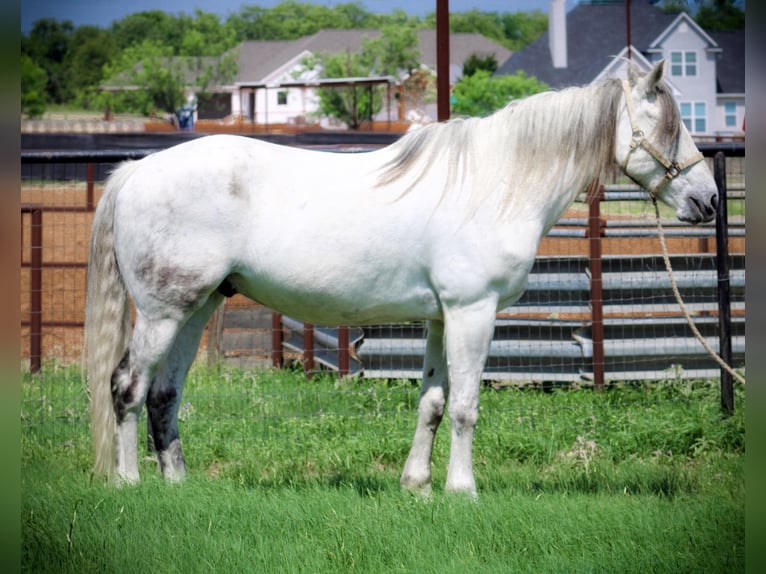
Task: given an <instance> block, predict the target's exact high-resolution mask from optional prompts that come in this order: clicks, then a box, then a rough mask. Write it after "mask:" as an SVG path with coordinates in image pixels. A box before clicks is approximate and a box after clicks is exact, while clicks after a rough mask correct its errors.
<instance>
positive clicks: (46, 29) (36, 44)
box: [21, 18, 74, 104]
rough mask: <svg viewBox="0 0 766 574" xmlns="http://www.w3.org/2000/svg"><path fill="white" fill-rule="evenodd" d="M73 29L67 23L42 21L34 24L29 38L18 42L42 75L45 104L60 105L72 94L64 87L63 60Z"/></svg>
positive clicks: (64, 72) (23, 52)
mask: <svg viewBox="0 0 766 574" xmlns="http://www.w3.org/2000/svg"><path fill="white" fill-rule="evenodd" d="M73 30H74V26H73V24H72V22H70V21H69V20H65V21H63V22H58V21H56V20H54V19H51V18H44V19H42V20H38V21H37V22H35V23H34V26H33V27H32V30H31V32H30V33H29V36H27V37H23V38H22V41H21V53H22V55H26V56H27V57H29V58H31V60H32V61H33V62H34V63H35V64H36V65H37V67H38V68H41V69H43V70H44V71H45V74H46V76H47V82H46V85H45V94H46V101H48V102H51V103H54V104H60V103H62V102H65V101H68V100H69V98H70V97H71V91H70V90H69V86H68V84H67V70H66V66H65V59H66V56H67V53H68V52H69V49H70V46H71V38H72V32H73Z"/></svg>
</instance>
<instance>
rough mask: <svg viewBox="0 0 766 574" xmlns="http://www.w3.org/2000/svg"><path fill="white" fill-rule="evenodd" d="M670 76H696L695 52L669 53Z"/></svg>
mask: <svg viewBox="0 0 766 574" xmlns="http://www.w3.org/2000/svg"><path fill="white" fill-rule="evenodd" d="M670 75H671V76H696V75H697V52H692V51H688V52H670Z"/></svg>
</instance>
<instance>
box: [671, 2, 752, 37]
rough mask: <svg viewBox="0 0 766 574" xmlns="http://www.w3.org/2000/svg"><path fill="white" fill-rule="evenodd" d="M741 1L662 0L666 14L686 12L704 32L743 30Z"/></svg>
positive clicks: (743, 18)
mask: <svg viewBox="0 0 766 574" xmlns="http://www.w3.org/2000/svg"><path fill="white" fill-rule="evenodd" d="M743 5H744V1H743V0H663V2H662V9H663V10H664V11H666V12H686V13H688V14H689V15H690V16H692V17H693V18H694V21H695V22H697V24H699V25H700V26H701V27H702V28H704V29H705V30H724V31H731V30H744V29H745V12H744V10H743V9H742V8H741V7H740V6H743Z"/></svg>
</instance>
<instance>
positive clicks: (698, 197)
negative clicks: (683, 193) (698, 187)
mask: <svg viewBox="0 0 766 574" xmlns="http://www.w3.org/2000/svg"><path fill="white" fill-rule="evenodd" d="M717 208H718V193H717V192H712V193H698V194H693V195H690V196H689V197H687V198H686V202H685V205H684V207H683V208H682V209H680V210H679V211H678V213H677V216H678V219H680V220H681V221H686V222H688V223H704V222H706V221H711V220H712V219H713V218H714V217H715V213H716V210H717Z"/></svg>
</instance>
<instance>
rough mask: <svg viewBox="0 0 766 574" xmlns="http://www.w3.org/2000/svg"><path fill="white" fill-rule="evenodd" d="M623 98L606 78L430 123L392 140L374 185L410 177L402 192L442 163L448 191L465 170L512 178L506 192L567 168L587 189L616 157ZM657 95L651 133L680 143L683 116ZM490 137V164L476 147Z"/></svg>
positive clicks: (552, 179)
mask: <svg viewBox="0 0 766 574" xmlns="http://www.w3.org/2000/svg"><path fill="white" fill-rule="evenodd" d="M622 95H623V92H622V85H621V82H620V81H619V80H616V79H610V80H606V81H605V82H602V83H599V84H596V85H593V86H585V87H573V88H566V89H563V90H561V91H549V92H543V93H540V94H536V95H533V96H530V97H527V98H524V99H521V100H516V101H513V102H511V103H510V104H508V105H507V106H505V107H504V108H502V109H500V110H498V111H497V112H495V113H494V114H492V115H491V116H488V117H486V118H482V119H477V118H471V119H457V120H451V121H448V122H445V123H440V124H431V125H429V126H426V127H424V128H421V129H419V130H417V131H415V132H412V133H409V134H407V135H405V136H404V137H402V138H401V139H400V140H399V141H398V142H396V143H395V144H393V146H392V149H393V150H394V151H395V154H394V156H393V158H392V159H391V160H390V161H389V162H387V163H386V164H385V165H383V166H382V168H381V170H380V175H379V180H378V185H380V186H383V185H387V184H389V183H392V182H395V181H397V180H399V179H400V178H405V177H407V178H408V179H407V180H408V183H409V185H408V187H407V188H406V190H405V192H404V193H405V194H406V193H408V192H410V191H411V190H412V189H413V188H414V187H416V185H417V183H418V182H419V181H420V180H421V179H422V178H423V177H424V176H425V175H426V174H427V173H428V172H429V170H430V169H432V168H433V167H434V166H436V165H442V166H443V165H444V164H442V163H440V162H441V161H446V169H447V171H448V174H447V179H446V181H447V188H446V189H444V190H443V192H442V193H448V191H449V187H451V184H453V183H454V182H455V181H456V178H455V175H456V174H458V173H463V174H465V173H466V172H468V171H470V170H469V169H467V168H469V167H474V168H477V169H478V168H480V169H481V173H482V174H483V175H482V177H483V178H485V181H499V180H502V181H507V182H509V185H510V189H509V193H519V192H521V190H523V188H525V187H527V188H532V189H534V188H538V189H539V188H541V187H542V186H548V187H549V188H551V189H552V188H553V187H555V186H557V185H558V184H560V180H561V178H562V177H564V176H565V172H566V174H567V177H568V178H572V180H571V183H572V184H573V185H575V186H577V187H578V189H581V190H584V189H585V187H587V185H588V184H589V183H590V182H591V181H592V180H593V179H595V178H597V177H602V176H603V173H604V170H606V169H607V168H608V167H610V166H611V165H612V164H613V162H614V153H615V137H616V131H617V118H618V112H619V106H620V103H621V101H622ZM657 97H658V98H659V101H660V106H661V110H662V118H661V119H660V121H659V122H658V124H657V126H656V133H655V134H653V135H652V136H650V137H652V138H653V141H656V142H657V143H658V144H659V145H661V146H662V147H668V146H671V145H673V144H674V143H675V142H676V141H677V138H678V132H679V125H680V114H679V112H678V108H677V107H676V104H675V101H674V100H673V97H672V95H671V94H670V92H669V91H668V90H667V89H666V88H664V87H659V88H658V90H657ZM490 138H492V139H493V141H492V142H491V145H492V146H493V149H497V150H499V151H500V154H499V155H497V156H494V157H497V158H502V161H495V162H492V160H491V159H489V160H488V159H487V157H485V156H486V155H487V154H486V153H484V154H482V153H477V152H476V148H477V144H478V143H479V142H482V141H483V142H485V146H486V140H489V139H490ZM654 138H656V139H654ZM492 163H495V164H496V165H492ZM474 164H475V165H474ZM442 169H444V167H442ZM487 178H488V179H487ZM487 193H488V192H487ZM477 199H480V198H477ZM504 203H505V204H506V205H507V204H508V201H505V202H504Z"/></svg>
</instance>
